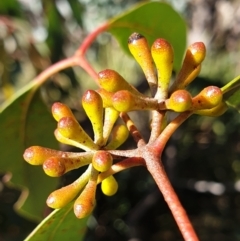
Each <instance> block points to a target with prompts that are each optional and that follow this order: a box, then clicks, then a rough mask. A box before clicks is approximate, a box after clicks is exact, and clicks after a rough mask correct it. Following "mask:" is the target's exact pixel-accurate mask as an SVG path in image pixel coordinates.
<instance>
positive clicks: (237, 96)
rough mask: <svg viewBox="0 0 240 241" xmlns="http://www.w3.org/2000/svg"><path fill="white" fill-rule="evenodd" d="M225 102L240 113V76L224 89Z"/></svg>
mask: <svg viewBox="0 0 240 241" xmlns="http://www.w3.org/2000/svg"><path fill="white" fill-rule="evenodd" d="M221 89H222V91H223V97H224V100H225V101H226V102H227V104H228V105H229V106H232V107H234V108H236V109H237V110H239V111H240V75H239V76H237V77H236V78H234V79H233V80H232V81H230V82H229V83H227V84H226V85H225V86H223V87H222V88H221Z"/></svg>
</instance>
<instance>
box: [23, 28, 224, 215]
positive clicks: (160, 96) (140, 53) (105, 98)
mask: <svg viewBox="0 0 240 241" xmlns="http://www.w3.org/2000/svg"><path fill="white" fill-rule="evenodd" d="M128 46H129V50H130V52H131V53H132V55H133V56H134V58H135V59H136V61H137V62H138V63H139V65H140V66H141V68H142V70H143V72H144V74H145V76H146V79H147V81H148V83H149V87H150V91H151V96H150V97H149V96H145V95H144V94H142V93H140V92H139V91H138V90H137V89H136V88H134V87H133V86H132V85H131V84H129V83H128V82H127V81H126V80H125V79H124V78H123V77H122V76H121V75H120V74H119V73H117V72H116V71H114V70H110V69H106V70H103V71H101V72H99V73H98V84H99V89H98V90H87V91H86V92H85V93H84V95H83V97H82V100H81V104H82V106H83V108H84V110H85V112H86V115H87V116H88V118H89V120H90V121H91V124H92V128H93V133H94V138H91V137H90V136H89V135H88V133H86V132H85V130H84V129H83V128H82V127H81V125H80V124H79V123H78V121H77V120H76V118H75V117H74V115H73V113H72V111H71V110H70V109H69V108H68V107H67V106H66V105H64V104H62V103H59V102H57V103H55V104H53V106H52V115H53V117H54V118H55V120H56V121H57V128H56V130H55V132H54V134H55V137H56V139H57V140H58V141H59V142H61V143H64V144H67V145H71V146H75V147H78V148H80V149H82V150H84V151H85V152H80V153H72V152H63V151H56V150H52V149H48V148H44V147H39V146H32V147H29V148H28V149H26V151H25V153H24V159H25V160H26V161H27V162H28V163H30V164H32V165H42V166H43V170H44V172H45V173H46V174H47V175H49V176H51V177H59V176H62V175H64V174H65V173H67V172H69V171H71V170H73V169H77V168H79V167H82V166H86V165H88V168H87V170H86V171H85V172H84V173H83V174H82V175H81V176H80V177H79V178H78V179H77V180H75V181H74V182H73V183H72V184H70V185H68V186H65V187H63V188H61V189H58V190H55V191H54V192H52V193H51V194H50V196H49V197H48V199H47V204H48V206H50V207H51V208H62V207H64V206H65V205H66V204H68V203H69V202H71V201H73V200H75V202H74V213H75V215H76V216H77V217H78V218H83V217H85V216H87V215H89V214H90V213H91V212H92V210H93V208H94V206H95V193H96V188H97V184H98V177H99V173H102V172H107V171H109V170H110V169H111V167H112V165H113V156H112V155H111V154H110V153H109V150H114V149H117V148H118V147H119V146H120V145H122V144H123V143H124V142H125V141H126V139H127V138H128V135H129V131H131V130H130V128H128V126H127V125H122V124H120V125H116V121H117V119H118V117H119V116H120V115H121V114H120V113H123V112H129V111H133V110H153V111H158V112H161V113H166V111H175V112H179V113H182V112H190V113H195V114H199V115H208V116H218V115H221V114H223V113H224V112H225V111H226V109H227V107H226V104H225V102H224V101H223V99H222V95H223V94H222V91H221V89H220V88H218V87H216V86H209V87H206V88H204V89H203V90H202V91H201V92H200V93H199V94H197V95H196V96H194V97H192V96H191V94H190V93H189V91H187V90H186V89H185V88H186V87H187V86H188V85H189V84H190V83H191V82H192V81H193V80H194V79H195V78H196V76H197V75H198V74H199V72H200V69H201V63H202V61H203V60H204V57H205V54H206V49H205V46H204V44H203V43H202V42H197V43H194V44H192V45H190V46H189V47H188V49H187V51H186V55H185V58H184V61H183V65H182V68H181V70H180V71H179V73H178V75H177V76H176V79H175V81H174V82H173V84H172V85H171V86H170V80H171V76H172V69H173V59H174V51H173V48H172V46H171V44H170V43H169V42H168V41H167V40H165V39H162V38H159V39H157V40H155V42H154V43H153V44H152V46H151V48H150V47H149V45H148V43H147V40H146V38H145V37H143V36H142V35H141V34H138V33H133V34H132V35H131V36H130V37H129V40H128ZM155 69H156V70H157V71H155ZM156 72H157V74H156ZM163 129H164V127H163V128H162V129H161V130H163ZM101 187H102V191H103V193H104V194H105V195H108V196H111V195H113V194H115V193H116V191H117V189H118V184H117V181H116V180H115V178H114V176H113V175H111V173H110V174H109V175H108V176H107V177H106V178H105V179H104V180H102V184H101Z"/></svg>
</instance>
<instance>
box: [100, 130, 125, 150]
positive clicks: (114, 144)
mask: <svg viewBox="0 0 240 241" xmlns="http://www.w3.org/2000/svg"><path fill="white" fill-rule="evenodd" d="M128 136H129V131H128V129H127V127H126V126H125V125H116V126H114V128H113V130H112V138H111V141H110V142H109V143H108V144H107V145H106V146H105V149H106V150H115V149H117V148H118V147H119V146H121V145H122V144H123V143H124V142H125V141H126V140H127V138H128Z"/></svg>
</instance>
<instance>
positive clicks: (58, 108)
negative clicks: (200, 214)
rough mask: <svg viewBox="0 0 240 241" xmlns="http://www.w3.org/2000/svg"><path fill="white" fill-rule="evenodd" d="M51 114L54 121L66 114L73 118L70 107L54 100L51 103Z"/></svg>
mask: <svg viewBox="0 0 240 241" xmlns="http://www.w3.org/2000/svg"><path fill="white" fill-rule="evenodd" d="M52 115H53V117H54V119H55V120H56V121H59V120H60V119H61V118H63V117H68V116H69V117H72V118H75V117H74V115H73V113H72V111H71V110H70V108H69V107H68V106H66V105H64V104H63V103H60V102H56V103H54V104H53V105H52Z"/></svg>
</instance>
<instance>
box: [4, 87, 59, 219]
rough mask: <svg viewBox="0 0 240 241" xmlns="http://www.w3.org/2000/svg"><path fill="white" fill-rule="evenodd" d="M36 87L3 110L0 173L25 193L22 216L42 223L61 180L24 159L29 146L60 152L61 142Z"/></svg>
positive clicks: (20, 207)
mask: <svg viewBox="0 0 240 241" xmlns="http://www.w3.org/2000/svg"><path fill="white" fill-rule="evenodd" d="M34 84H35V83H34ZM33 86H34V85H33V84H32V83H31V84H30V85H28V86H26V87H25V88H24V89H22V90H21V91H19V92H18V93H17V95H16V96H15V97H14V98H13V99H12V100H10V101H8V102H7V103H5V104H4V106H2V108H0V130H1V134H0V147H1V151H0V171H1V172H7V173H10V174H11V175H8V176H9V177H10V178H9V179H10V182H9V184H10V185H14V186H16V187H18V188H20V189H22V190H23V192H22V195H21V197H20V199H19V200H18V202H17V203H16V205H15V207H16V209H18V211H19V213H21V214H22V215H25V216H27V217H28V218H31V219H33V220H36V221H40V220H41V219H42V217H43V212H44V208H45V207H46V204H45V202H46V199H47V197H48V195H49V193H50V192H51V191H52V190H54V188H55V187H56V185H57V179H56V178H50V177H48V176H46V175H45V173H44V172H43V170H42V167H39V166H38V167H36V166H31V165H29V164H28V163H26V162H25V161H24V160H23V157H22V156H23V152H24V150H25V149H26V148H27V147H29V146H32V145H40V146H46V147H50V148H57V141H56V140H55V138H54V135H53V131H54V129H55V126H56V123H55V121H54V120H53V117H52V116H51V114H50V113H49V111H48V110H47V108H46V106H45V105H44V103H43V102H42V100H41V98H40V95H39V92H36V93H35V92H34V91H33V89H32V87H33ZM28 195H29V197H28Z"/></svg>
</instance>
